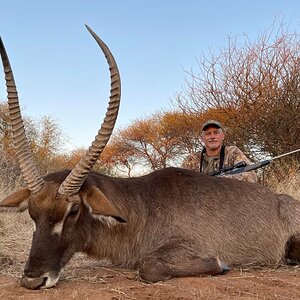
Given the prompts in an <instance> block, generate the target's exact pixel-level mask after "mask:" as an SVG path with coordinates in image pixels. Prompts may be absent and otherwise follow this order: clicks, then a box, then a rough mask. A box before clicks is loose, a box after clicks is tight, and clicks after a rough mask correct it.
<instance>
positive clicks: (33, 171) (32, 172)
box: [0, 38, 44, 193]
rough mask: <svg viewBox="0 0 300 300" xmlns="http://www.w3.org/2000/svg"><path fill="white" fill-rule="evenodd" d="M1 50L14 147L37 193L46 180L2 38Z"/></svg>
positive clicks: (23, 171)
mask: <svg viewBox="0 0 300 300" xmlns="http://www.w3.org/2000/svg"><path fill="white" fill-rule="evenodd" d="M0 52H1V58H2V64H3V68H4V73H5V81H6V87H7V98H8V110H9V117H10V123H11V127H12V137H13V143H14V147H15V149H16V155H17V159H18V163H19V166H20V169H21V173H22V176H23V179H24V180H25V182H26V184H27V187H28V188H29V190H30V191H32V192H33V193H36V192H38V191H39V190H40V189H41V187H42V186H43V184H44V180H43V178H42V176H41V175H40V173H39V171H38V170H37V168H36V166H35V164H34V162H33V158H32V154H31V151H30V147H29V144H28V141H27V138H26V134H25V129H24V124H23V120H22V115H21V111H20V105H19V98H18V92H17V88H16V84H15V80H14V75H13V72H12V68H11V66H10V62H9V59H8V56H7V53H6V50H5V47H4V44H3V42H2V39H1V38H0Z"/></svg>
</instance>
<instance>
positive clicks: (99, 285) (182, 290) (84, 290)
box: [0, 266, 300, 300]
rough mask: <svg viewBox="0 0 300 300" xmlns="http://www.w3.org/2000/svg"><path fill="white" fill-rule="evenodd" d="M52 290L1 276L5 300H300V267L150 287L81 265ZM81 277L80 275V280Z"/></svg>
mask: <svg viewBox="0 0 300 300" xmlns="http://www.w3.org/2000/svg"><path fill="white" fill-rule="evenodd" d="M76 272H79V274H77V275H76V276H75V277H74V276H69V277H68V276H62V279H60V280H59V281H58V283H57V285H56V286H55V287H53V288H51V289H48V290H37V291H32V290H27V289H25V288H23V287H21V286H20V285H19V279H18V278H13V277H9V276H4V275H1V276H0V299H5V300H8V299H14V300H16V299H26V300H37V299H39V300H40V299H47V300H48V299H49V300H50V299H55V300H64V299H95V300H96V299H97V300H98V299H102V300H108V299H112V300H118V299H124V300H125V299H137V300H145V299H162V300H171V299H172V300H183V299H243V300H245V299H272V300H273V299H300V268H298V267H281V268H278V269H256V270H251V271H250V270H246V271H245V270H243V271H241V270H233V271H230V272H229V273H228V274H226V275H222V276H214V277H189V278H174V279H171V280H168V281H166V282H160V283H155V284H146V283H143V282H140V281H138V280H137V279H136V273H135V272H133V271H124V270H119V269H110V268H107V267H98V266H97V267H87V266H84V267H83V268H82V267H81V268H80V267H79V268H78V269H77V270H76ZM78 275H80V276H78Z"/></svg>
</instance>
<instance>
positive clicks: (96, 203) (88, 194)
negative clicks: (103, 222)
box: [79, 186, 126, 223]
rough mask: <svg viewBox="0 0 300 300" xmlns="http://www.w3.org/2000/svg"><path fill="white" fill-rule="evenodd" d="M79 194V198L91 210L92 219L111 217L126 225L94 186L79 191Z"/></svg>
mask: <svg viewBox="0 0 300 300" xmlns="http://www.w3.org/2000/svg"><path fill="white" fill-rule="evenodd" d="M79 193H80V194H81V195H80V196H81V198H82V199H83V200H84V202H85V203H86V204H87V205H88V206H89V208H90V209H91V213H92V214H93V215H94V217H96V218H100V219H102V216H103V217H112V218H114V219H115V220H116V221H118V222H121V223H126V220H125V219H124V218H123V217H122V216H121V214H120V213H119V212H118V211H117V210H116V208H115V207H114V205H113V204H112V203H111V202H110V201H109V200H108V199H107V197H106V196H105V195H104V194H103V193H102V192H101V191H100V190H99V189H98V188H97V187H96V186H90V187H88V188H87V189H86V190H85V191H80V192H79ZM108 222H109V221H108Z"/></svg>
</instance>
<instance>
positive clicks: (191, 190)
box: [0, 27, 300, 289]
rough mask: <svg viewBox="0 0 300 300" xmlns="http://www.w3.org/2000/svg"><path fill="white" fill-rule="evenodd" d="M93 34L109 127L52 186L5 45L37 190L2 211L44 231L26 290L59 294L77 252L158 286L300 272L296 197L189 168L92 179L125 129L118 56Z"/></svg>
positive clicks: (16, 124) (31, 187)
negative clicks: (104, 75)
mask: <svg viewBox="0 0 300 300" xmlns="http://www.w3.org/2000/svg"><path fill="white" fill-rule="evenodd" d="M87 28H88V27H87ZM88 30H89V32H90V33H91V34H92V36H93V37H94V38H95V40H96V42H97V43H98V44H99V46H100V47H101V49H102V51H103V52H104V54H105V56H106V59H107V61H108V64H109V68H110V74H111V95H110V101H109V105H108V110H107V113H106V117H105V119H104V121H103V124H102V126H101V128H100V130H99V132H98V134H97V136H96V138H95V140H94V142H93V143H92V145H91V147H90V148H89V149H88V151H87V152H86V154H85V155H84V156H83V157H82V159H81V161H80V162H79V163H78V164H77V165H76V166H75V168H74V169H73V170H71V171H68V170H65V171H61V172H57V173H53V174H49V175H47V176H45V177H44V178H43V177H42V176H41V175H40V173H39V171H38V170H37V168H36V166H35V165H34V163H33V159H32V154H31V153H30V151H29V145H28V142H27V139H26V136H25V131H24V126H23V121H22V117H21V114H20V107H19V100H18V95H17V90H16V86H15V82H14V77H13V73H12V69H11V66H10V63H9V60H8V57H7V54H6V51H5V48H4V45H3V43H2V41H1V45H0V46H1V49H0V50H1V57H2V62H3V66H4V71H5V78H6V85H7V92H8V103H9V112H10V120H11V125H12V132H13V139H14V144H15V147H16V150H17V159H18V162H19V165H20V168H21V170H22V174H23V177H24V180H25V182H26V185H27V187H26V188H23V189H21V190H20V191H17V192H15V193H13V194H11V195H10V196H8V197H7V198H6V199H4V200H2V202H0V207H1V209H2V211H17V212H22V211H24V210H26V209H28V211H29V214H30V216H31V218H32V219H33V221H34V224H35V230H34V232H33V239H32V246H31V250H30V254H29V258H28V261H27V263H26V266H25V269H24V274H23V277H22V280H21V284H22V285H23V286H25V287H26V288H29V289H39V288H49V287H51V286H53V285H55V284H56V282H57V281H58V278H59V275H60V273H61V270H62V268H63V267H64V266H65V265H66V263H67V262H68V261H69V260H70V258H71V257H72V256H73V255H74V253H76V252H84V253H86V254H88V255H90V256H93V257H96V258H98V259H108V260H110V261H111V262H112V263H113V264H114V265H115V266H118V267H124V268H132V269H136V270H138V271H139V275H140V277H141V278H142V279H143V280H145V281H148V282H155V281H159V280H167V279H169V278H172V277H182V276H198V275H203V274H209V275H216V274H222V273H225V272H227V271H228V270H229V267H231V266H243V265H247V266H248V265H249V264H252V265H258V264H259V265H273V266H274V265H278V264H282V263H285V262H291V261H292V262H295V263H298V262H299V261H300V252H299V250H300V243H299V241H300V240H299V238H298V237H299V233H300V204H299V202H298V201H297V200H295V199H293V198H291V197H289V196H286V195H276V194H274V193H273V192H271V191H270V190H269V189H267V188H264V187H262V186H260V185H255V184H250V183H246V182H242V181H237V180H233V179H226V178H216V177H209V176H206V175H203V174H199V173H197V172H192V171H188V170H184V169H179V168H167V169H164V170H161V171H156V172H153V173H152V174H149V175H146V176H142V177H137V178H125V179H124V178H113V177H109V176H105V175H103V174H98V173H95V172H93V171H92V168H93V165H94V164H95V162H96V160H97V159H98V157H99V155H100V154H101V152H102V150H103V148H104V147H105V145H106V144H107V142H108V139H109V137H110V135H111V133H112V131H113V127H114V124H115V121H116V117H117V114H118V108H119V102H120V76H119V71H118V68H117V65H116V62H115V60H114V58H113V55H112V54H111V52H110V50H109V49H108V47H107V46H106V45H105V44H104V43H103V42H102V41H101V40H100V38H99V37H98V36H97V35H96V34H95V33H94V32H93V31H92V30H91V29H90V28H88Z"/></svg>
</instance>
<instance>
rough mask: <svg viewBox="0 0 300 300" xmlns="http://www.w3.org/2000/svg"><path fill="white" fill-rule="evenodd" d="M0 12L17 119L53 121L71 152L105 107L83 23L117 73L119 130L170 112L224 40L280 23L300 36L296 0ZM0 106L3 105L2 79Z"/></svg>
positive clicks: (117, 3) (20, 7) (44, 6)
mask: <svg viewBox="0 0 300 300" xmlns="http://www.w3.org/2000/svg"><path fill="white" fill-rule="evenodd" d="M0 9H1V16H0V35H1V38H2V40H3V42H4V44H5V47H6V50H7V52H8V55H9V58H10V62H11V65H12V68H13V72H14V76H15V81H16V84H17V89H18V93H19V99H20V105H21V108H22V113H23V115H24V116H29V117H30V118H33V119H35V120H39V119H41V118H42V117H43V116H50V117H51V118H52V119H54V120H55V121H56V122H57V123H58V125H59V127H60V128H61V129H62V132H63V135H64V136H65V137H66V138H67V142H66V144H65V145H64V147H65V149H66V150H67V151H69V150H71V149H75V148H78V147H85V148H87V147H88V146H89V145H90V144H91V142H92V141H93V139H94V137H95V135H96V133H97V131H98V129H99V128H100V125H101V123H102V120H103V118H104V115H105V111H106V107H107V102H108V98H109V90H110V81H109V72H108V66H107V64H106V60H105V58H104V56H103V54H102V52H101V51H100V49H99V47H98V45H97V44H96V42H95V41H94V40H93V38H92V37H91V36H90V34H89V33H88V31H87V30H86V28H85V26H84V25H85V24H87V25H89V26H90V27H91V28H92V29H93V30H94V31H95V32H96V33H97V34H98V35H99V37H100V38H101V39H102V40H103V41H104V42H105V43H106V44H107V45H108V46H109V48H110V50H111V51H112V53H113V55H114V57H115V59H116V61H117V64H118V67H119V71H120V74H121V82H122V100H121V107H120V112H119V116H118V120H117V123H116V129H123V128H126V126H128V125H130V124H131V123H132V122H133V121H134V120H136V119H141V118H146V117H147V116H150V115H151V114H153V113H155V112H157V111H160V110H163V109H169V108H171V101H172V100H173V99H174V97H175V95H176V93H178V92H180V91H182V88H183V87H184V84H185V80H186V79H187V73H186V71H187V70H193V71H195V72H197V58H199V57H200V56H202V55H203V54H204V55H206V53H209V51H210V50H213V51H219V50H220V49H222V48H226V46H227V45H228V38H229V36H235V35H240V34H247V35H248V37H249V38H250V39H252V40H255V39H257V38H258V36H259V34H260V33H262V32H264V31H265V30H266V29H267V28H268V27H270V26H271V25H272V23H273V22H274V20H275V19H276V18H278V17H280V18H281V19H283V20H284V22H285V23H287V24H288V26H289V28H290V29H291V30H292V31H298V32H299V31H300V1H297V0H293V1H292V0H285V1H284V0H282V1H278V0H270V1H269V0H265V1H263V0H259V1H257V0H251V1H242V0H234V1H230V0H227V1H222V0H210V1H201V0H181V1H180V0H151V1H143V0H139V1H138V0H114V1H102V0H97V1H96V0H90V1H89V0H51V1H50V0H49V1H45V0H44V1H41V0H26V1H21V0H19V1H15V0H10V1H3V0H0ZM2 73H3V72H2ZM0 100H1V101H6V87H5V81H4V75H3V74H1V72H0Z"/></svg>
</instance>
